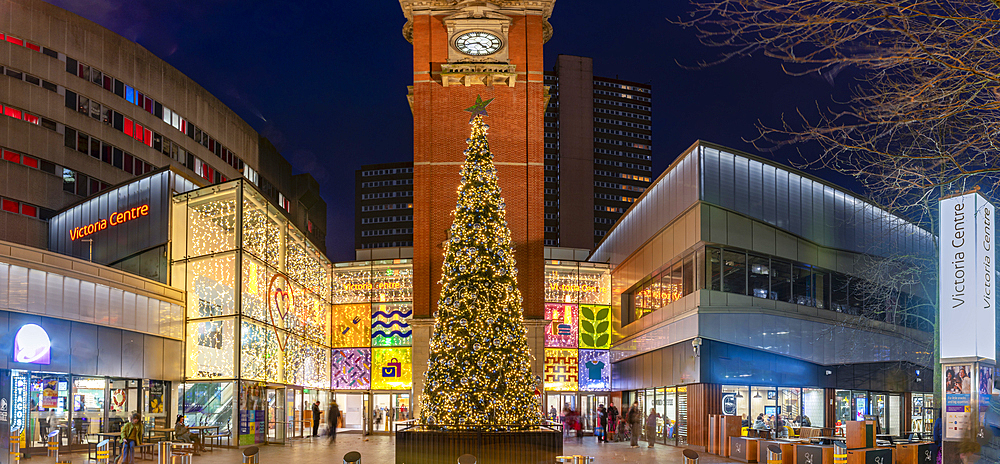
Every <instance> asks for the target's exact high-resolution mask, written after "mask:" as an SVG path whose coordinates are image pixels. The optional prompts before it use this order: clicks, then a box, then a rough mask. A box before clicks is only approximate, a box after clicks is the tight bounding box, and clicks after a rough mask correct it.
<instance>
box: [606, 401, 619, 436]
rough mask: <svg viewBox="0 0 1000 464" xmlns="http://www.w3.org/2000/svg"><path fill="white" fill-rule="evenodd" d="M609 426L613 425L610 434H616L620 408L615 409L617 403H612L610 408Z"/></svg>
mask: <svg viewBox="0 0 1000 464" xmlns="http://www.w3.org/2000/svg"><path fill="white" fill-rule="evenodd" d="M608 424H609V425H611V430H610V432H616V431H617V430H616V428H615V427H617V426H618V408H616V407H615V402H614V401H612V402H611V406H608Z"/></svg>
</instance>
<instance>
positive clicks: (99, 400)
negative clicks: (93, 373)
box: [72, 377, 108, 443]
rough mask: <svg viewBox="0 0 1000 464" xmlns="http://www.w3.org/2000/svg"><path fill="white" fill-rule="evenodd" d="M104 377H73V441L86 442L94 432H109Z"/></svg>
mask: <svg viewBox="0 0 1000 464" xmlns="http://www.w3.org/2000/svg"><path fill="white" fill-rule="evenodd" d="M106 385H107V382H106V381H105V380H104V377H73V405H72V407H73V425H72V431H73V443H84V442H85V441H86V440H84V437H86V436H87V435H90V434H92V433H100V432H108V430H105V427H104V400H105V391H104V390H105V387H106Z"/></svg>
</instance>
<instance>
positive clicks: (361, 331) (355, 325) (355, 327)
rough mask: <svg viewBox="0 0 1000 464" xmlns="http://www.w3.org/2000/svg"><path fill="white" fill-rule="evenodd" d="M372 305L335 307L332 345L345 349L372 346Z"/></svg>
mask: <svg viewBox="0 0 1000 464" xmlns="http://www.w3.org/2000/svg"><path fill="white" fill-rule="evenodd" d="M371 317H372V315H371V304H369V303H362V304H349V305H336V306H334V307H333V327H332V329H333V333H332V337H331V343H330V344H331V345H333V346H335V347H344V348H351V347H355V348H360V347H368V346H371Z"/></svg>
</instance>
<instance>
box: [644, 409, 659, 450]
mask: <svg viewBox="0 0 1000 464" xmlns="http://www.w3.org/2000/svg"><path fill="white" fill-rule="evenodd" d="M659 417H660V413H658V412H656V408H649V415H648V416H646V440H647V441H648V442H649V448H652V447H653V444H654V443H656V419H658V418H659Z"/></svg>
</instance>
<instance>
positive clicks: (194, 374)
mask: <svg viewBox="0 0 1000 464" xmlns="http://www.w3.org/2000/svg"><path fill="white" fill-rule="evenodd" d="M234 328H235V325H234V322H233V319H232V318H227V319H222V320H209V321H199V322H190V323H188V328H187V333H188V337H187V338H188V339H187V358H188V359H187V378H188V379H218V378H233V377H234V375H233V374H234V372H233V353H234V352H235V351H234V349H235V343H234V339H233V329H234Z"/></svg>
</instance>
